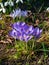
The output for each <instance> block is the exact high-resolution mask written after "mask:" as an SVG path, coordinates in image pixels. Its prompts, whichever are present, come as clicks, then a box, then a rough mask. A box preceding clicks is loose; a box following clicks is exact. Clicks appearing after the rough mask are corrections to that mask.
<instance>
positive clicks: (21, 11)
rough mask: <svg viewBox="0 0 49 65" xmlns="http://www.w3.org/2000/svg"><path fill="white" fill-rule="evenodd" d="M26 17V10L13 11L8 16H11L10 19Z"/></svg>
mask: <svg viewBox="0 0 49 65" xmlns="http://www.w3.org/2000/svg"><path fill="white" fill-rule="evenodd" d="M27 15H28V12H27V11H26V10H25V11H23V10H21V9H16V10H13V12H12V13H10V16H11V17H12V18H15V17H21V16H23V17H26V16H27Z"/></svg>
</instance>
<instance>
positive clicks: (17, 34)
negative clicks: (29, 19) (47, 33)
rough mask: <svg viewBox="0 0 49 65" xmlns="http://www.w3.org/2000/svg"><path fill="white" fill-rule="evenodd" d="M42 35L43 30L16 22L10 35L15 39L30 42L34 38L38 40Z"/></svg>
mask: <svg viewBox="0 0 49 65" xmlns="http://www.w3.org/2000/svg"><path fill="white" fill-rule="evenodd" d="M41 33H42V29H39V28H38V27H36V28H34V27H33V26H32V25H27V24H26V23H25V22H16V23H14V24H12V30H11V31H10V32H9V35H10V36H12V37H13V38H15V39H19V40H21V41H25V42H28V41H29V40H30V39H31V38H32V37H33V36H34V37H36V38H38V37H40V35H41Z"/></svg>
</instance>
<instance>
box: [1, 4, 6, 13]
mask: <svg viewBox="0 0 49 65" xmlns="http://www.w3.org/2000/svg"><path fill="white" fill-rule="evenodd" d="M0 6H1V8H0V12H3V13H5V12H6V10H5V8H4V5H3V3H0Z"/></svg>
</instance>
